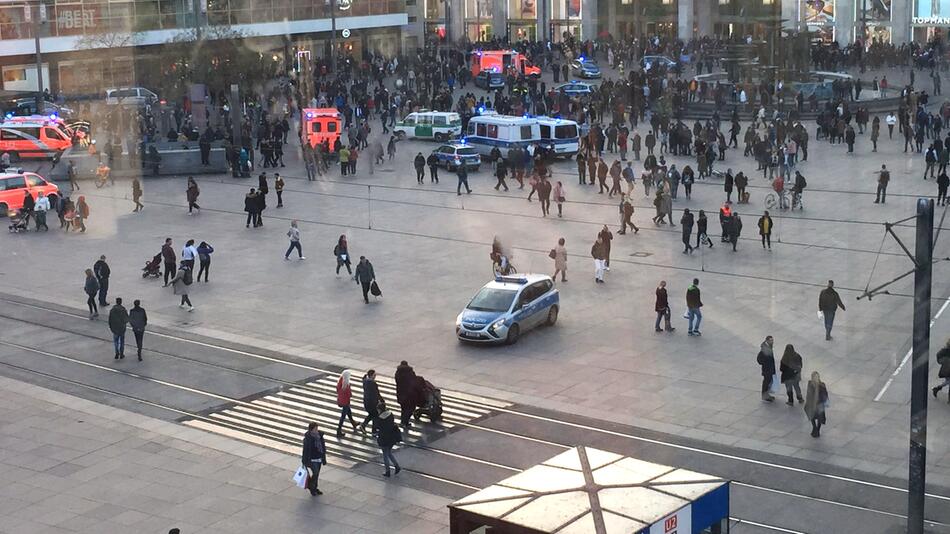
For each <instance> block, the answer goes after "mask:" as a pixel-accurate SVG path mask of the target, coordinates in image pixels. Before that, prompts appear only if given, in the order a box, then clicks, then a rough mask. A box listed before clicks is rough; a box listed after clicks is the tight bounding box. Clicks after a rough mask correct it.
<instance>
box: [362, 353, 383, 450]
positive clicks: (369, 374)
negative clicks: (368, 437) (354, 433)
mask: <svg viewBox="0 0 950 534" xmlns="http://www.w3.org/2000/svg"><path fill="white" fill-rule="evenodd" d="M381 401H382V397H380V396H379V385H378V384H376V370H375V369H370V370H369V371H366V374H365V375H363V409H364V410H366V418H364V419H363V422H362V423H361V424H360V432H363V433H364V434H365V433H366V424H367V423H372V425H373V426H372V432H373V434H376V433H377V432H378V428H377V427H376V421H377V420H378V418H379V406H380V403H381Z"/></svg>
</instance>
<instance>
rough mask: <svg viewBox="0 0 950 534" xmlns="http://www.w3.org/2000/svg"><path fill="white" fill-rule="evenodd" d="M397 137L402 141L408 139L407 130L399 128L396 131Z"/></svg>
mask: <svg viewBox="0 0 950 534" xmlns="http://www.w3.org/2000/svg"><path fill="white" fill-rule="evenodd" d="M396 139H399V140H400V141H403V140H405V139H406V132H404V131H402V130H399V131H398V132H396Z"/></svg>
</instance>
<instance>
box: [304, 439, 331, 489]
mask: <svg viewBox="0 0 950 534" xmlns="http://www.w3.org/2000/svg"><path fill="white" fill-rule="evenodd" d="M300 463H301V464H303V467H304V468H305V469H307V470H308V471H309V473H308V475H307V489H308V490H310V495H313V496H317V495H323V492H322V491H320V488H319V487H318V486H319V483H320V468H322V467H323V466H325V465H327V445H326V443H325V442H324V440H323V432H320V428H319V427H318V426H317V423H310V424H309V425H308V426H307V433H306V434H304V436H303V451H302V453H301V455H300Z"/></svg>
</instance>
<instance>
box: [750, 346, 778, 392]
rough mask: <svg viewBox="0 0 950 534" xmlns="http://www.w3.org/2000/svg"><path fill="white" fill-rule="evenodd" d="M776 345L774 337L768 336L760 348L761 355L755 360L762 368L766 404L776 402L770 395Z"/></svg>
mask: <svg viewBox="0 0 950 534" xmlns="http://www.w3.org/2000/svg"><path fill="white" fill-rule="evenodd" d="M774 344H775V341H774V340H773V339H772V336H766V337H765V341H763V342H762V345H760V346H759V354H758V356H756V358H755V361H756V362H758V364H759V367H761V368H762V400H764V401H765V402H772V401H774V400H775V397H773V396H772V394H771V393H769V390H770V389H771V388H772V378H773V377H774V376H775V353H774V352H773V351H772V346H773V345H774Z"/></svg>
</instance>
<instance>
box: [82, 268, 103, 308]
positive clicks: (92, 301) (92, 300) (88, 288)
mask: <svg viewBox="0 0 950 534" xmlns="http://www.w3.org/2000/svg"><path fill="white" fill-rule="evenodd" d="M83 291H85V292H86V297H88V298H86V305H87V306H89V319H90V320H92V319H95V318H96V317H99V308H98V307H96V293H98V292H99V281H98V280H96V275H94V274H93V273H92V269H86V283H85V284H84V285H83Z"/></svg>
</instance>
